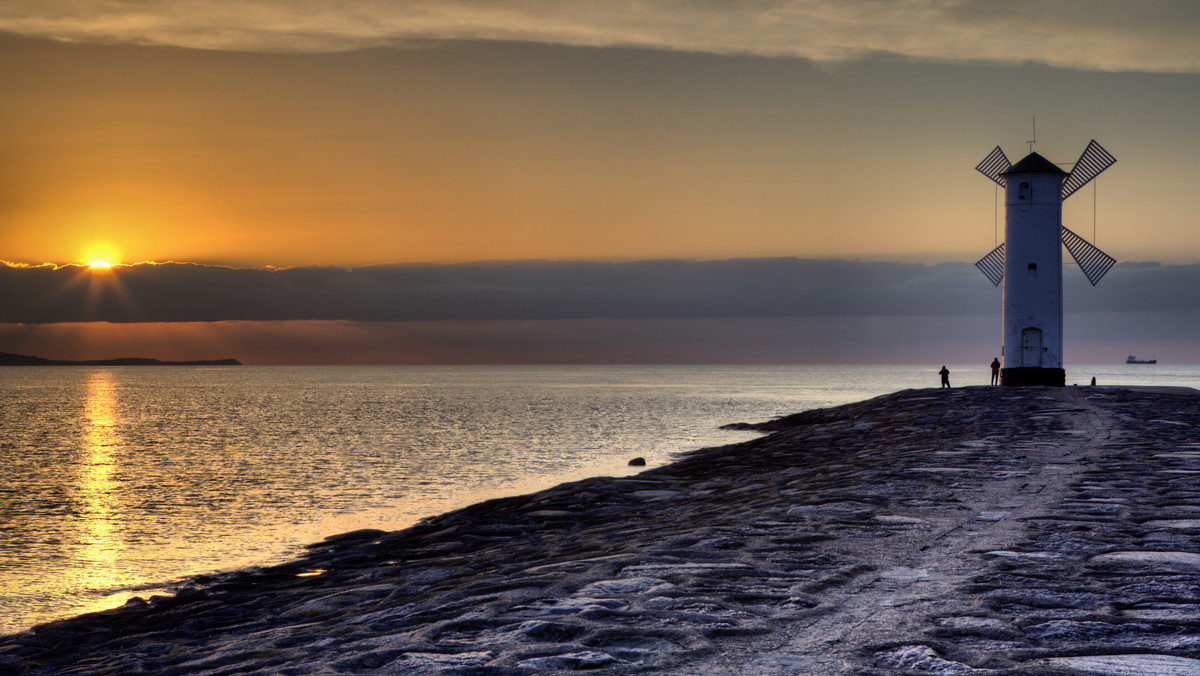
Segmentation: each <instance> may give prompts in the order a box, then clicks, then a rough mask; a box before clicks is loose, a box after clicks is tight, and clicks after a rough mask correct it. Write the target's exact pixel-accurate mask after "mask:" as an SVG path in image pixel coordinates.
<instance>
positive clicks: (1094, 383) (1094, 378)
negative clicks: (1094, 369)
mask: <svg viewBox="0 0 1200 676" xmlns="http://www.w3.org/2000/svg"><path fill="white" fill-rule="evenodd" d="M1095 386H1096V376H1092V387H1095Z"/></svg>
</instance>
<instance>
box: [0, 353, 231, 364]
mask: <svg viewBox="0 0 1200 676" xmlns="http://www.w3.org/2000/svg"><path fill="white" fill-rule="evenodd" d="M241 365H242V362H240V361H238V360H236V359H205V360H197V361H162V360H159V359H150V358H148V357H122V358H120V359H87V360H83V361H70V360H67V359H44V358H42V357H31V356H28V355H24V354H11V353H9V352H0V366H241Z"/></svg>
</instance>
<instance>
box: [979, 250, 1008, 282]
mask: <svg viewBox="0 0 1200 676" xmlns="http://www.w3.org/2000/svg"><path fill="white" fill-rule="evenodd" d="M975 267H977V268H979V271H980V272H982V273H983V276H984V277H987V278H988V280H990V281H991V282H992V286H1000V282H1001V281H1003V279H1004V245H1003V244H1001V245H1000V246H998V247H996V248H995V249H992V252H991V253H989V254H988V255H986V256H984V257H983V258H980V259H979V260H978V261H976V262H975Z"/></svg>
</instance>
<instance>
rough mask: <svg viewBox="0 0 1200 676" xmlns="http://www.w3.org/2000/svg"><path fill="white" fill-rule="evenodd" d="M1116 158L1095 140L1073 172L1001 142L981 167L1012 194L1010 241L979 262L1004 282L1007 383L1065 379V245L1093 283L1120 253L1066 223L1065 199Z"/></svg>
mask: <svg viewBox="0 0 1200 676" xmlns="http://www.w3.org/2000/svg"><path fill="white" fill-rule="evenodd" d="M1031 150H1032V146H1031ZM1116 161H1117V160H1116V158H1115V157H1113V156H1112V155H1110V154H1109V153H1108V151H1107V150H1105V149H1104V148H1102V147H1100V144H1099V143H1096V142H1095V141H1092V142H1091V143H1089V144H1088V146H1087V148H1086V149H1085V150H1084V151H1083V154H1082V155H1080V157H1079V160H1078V161H1077V162H1076V163H1075V166H1074V167H1073V168H1072V169H1071V171H1070V173H1067V172H1065V171H1063V170H1062V169H1059V168H1058V167H1057V166H1056V165H1055V164H1054V163H1052V162H1050V161H1049V160H1047V159H1046V158H1044V157H1042V156H1041V155H1039V154H1037V153H1035V152H1030V153H1029V155H1028V156H1026V157H1025V159H1023V160H1021V161H1020V162H1017V163H1016V164H1010V163H1009V161H1008V158H1007V157H1006V156H1005V155H1004V151H1003V150H1001V149H1000V147H999V146H996V149H995V150H993V151H992V152H991V153H989V154H988V156H987V157H985V158H983V161H982V162H980V163H979V166H977V167H975V168H976V169H977V170H979V172H980V173H982V174H983V175H984V176H987V177H988V178H990V179H992V180H993V181H995V182H996V183H998V184H999V185H1000V187H1002V188H1004V195H1005V197H1004V243H1002V244H1001V245H1000V246H998V247H996V248H995V249H993V250H992V252H991V253H989V254H988V255H986V256H984V257H983V258H981V259H979V262H977V263H975V266H976V267H978V268H979V269H980V271H982V272H983V274H984V275H985V276H987V278H988V279H989V280H991V282H992V284H994V285H995V286H1000V282H1001V281H1003V282H1004V310H1003V315H1002V319H1001V321H1002V323H1003V325H1004V347H1003V348H1002V349H1003V352H1002V353H1003V355H1004V363H1003V366H1002V368H1001V370H1000V384H1001V385H1018V386H1019V385H1057V386H1060V387H1061V386H1063V385H1065V384H1066V371H1064V370H1063V284H1062V279H1063V270H1062V247H1063V245H1066V247H1067V251H1069V252H1071V256H1072V257H1073V258H1074V259H1075V262H1076V263H1078V264H1079V269H1080V270H1082V271H1083V274H1084V275H1085V276H1087V279H1088V281H1089V282H1091V283H1092V286H1095V285H1096V283H1097V282H1099V281H1100V278H1101V277H1103V276H1104V274H1105V273H1106V272H1108V270H1109V268H1111V267H1112V266H1113V264H1114V263H1116V260H1115V259H1113V258H1112V257H1111V256H1109V255H1108V254H1106V253H1104V252H1103V251H1101V250H1099V249H1097V248H1096V247H1094V246H1092V245H1091V244H1090V243H1089V242H1088V241H1087V240H1085V239H1083V238H1082V237H1080V236H1079V235H1076V234H1075V233H1073V232H1071V231H1070V230H1068V229H1067V228H1065V227H1064V226H1063V224H1062V203H1063V200H1065V199H1066V198H1068V197H1070V196H1071V195H1072V194H1073V193H1074V192H1075V191H1077V190H1079V189H1080V188H1082V187H1083V186H1084V185H1087V183H1088V182H1089V181H1091V180H1092V179H1093V178H1095V177H1096V176H1098V175H1099V174H1100V172H1102V171H1104V170H1105V169H1107V168H1109V167H1110V166H1112V164H1113V163H1114V162H1116ZM1060 242H1061V244H1060Z"/></svg>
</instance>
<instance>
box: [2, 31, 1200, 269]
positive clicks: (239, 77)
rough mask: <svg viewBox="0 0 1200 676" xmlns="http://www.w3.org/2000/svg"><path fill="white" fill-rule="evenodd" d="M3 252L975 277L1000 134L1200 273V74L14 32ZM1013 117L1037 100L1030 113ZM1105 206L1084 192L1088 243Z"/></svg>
mask: <svg viewBox="0 0 1200 676" xmlns="http://www.w3.org/2000/svg"><path fill="white" fill-rule="evenodd" d="M0 52H3V53H5V54H6V56H7V57H8V58H5V59H3V60H0V82H2V83H3V85H4V87H3V90H2V93H0V97H3V99H4V105H3V106H0V152H2V153H3V157H4V158H5V160H4V163H3V166H0V179H3V180H2V182H3V184H4V186H5V187H4V189H3V192H2V193H0V259H4V260H11V261H17V262H26V263H38V262H56V263H62V262H83V261H85V260H89V259H91V258H94V257H95V256H96V255H97V254H95V253H94V252H92V251H90V248H91V247H96V246H99V248H101V249H103V248H105V247H107V248H108V250H109V251H111V252H113V253H111V254H109V256H110V257H116V258H118V259H119V260H122V261H126V262H129V261H138V260H159V261H162V260H187V261H200V262H210V263H224V264H240V265H285V266H286V265H299V264H341V265H356V264H366V263H383V262H407V261H465V260H478V259H536V258H548V259H557V258H565V259H638V258H657V257H681V258H705V257H731V256H764V255H767V256H773V255H790V256H802V257H832V258H863V259H875V260H917V261H939V260H963V261H968V260H974V259H975V258H977V257H978V256H981V255H983V254H984V253H986V252H987V251H988V250H989V249H990V248H991V246H992V244H993V239H994V233H993V222H994V218H995V210H994V197H995V193H994V186H993V185H992V184H991V183H990V182H989V181H987V179H985V178H983V177H981V176H979V175H977V174H976V173H975V172H974V171H973V166H974V164H975V163H976V162H977V161H978V160H979V159H980V158H982V156H983V155H984V154H986V153H987V152H988V151H989V150H990V149H991V148H992V147H993V146H994V145H996V144H1001V145H1002V146H1004V147H1005V149H1006V151H1007V152H1008V154H1009V155H1010V156H1011V157H1013V159H1014V161H1015V159H1017V158H1019V157H1020V156H1021V155H1023V154H1024V152H1025V151H1026V150H1027V146H1026V144H1025V143H1024V141H1025V140H1026V139H1028V138H1030V137H1031V135H1032V129H1031V122H1030V120H1031V116H1032V115H1033V114H1037V115H1038V135H1039V138H1038V144H1037V149H1038V150H1039V152H1041V153H1042V154H1044V155H1047V156H1049V157H1051V159H1053V160H1055V161H1060V162H1072V161H1074V159H1075V158H1076V157H1077V156H1078V153H1079V152H1080V151H1081V150H1082V148H1083V147H1084V145H1086V143H1087V141H1088V140H1089V139H1090V138H1092V137H1096V138H1098V139H1100V141H1101V143H1103V144H1104V145H1105V147H1107V148H1109V149H1110V150H1111V151H1112V152H1113V154H1115V155H1116V156H1117V158H1118V164H1117V165H1116V166H1115V167H1114V168H1113V169H1111V170H1109V172H1108V173H1106V174H1105V176H1103V177H1101V179H1100V180H1099V181H1098V187H1097V193H1096V195H1095V197H1096V198H1097V199H1096V201H1097V203H1098V204H1099V207H1100V208H1099V210H1098V213H1097V214H1096V220H1097V221H1098V222H1099V230H1100V237H1099V239H1100V244H1101V246H1102V248H1106V249H1108V250H1111V251H1112V252H1113V254H1114V255H1115V256H1117V257H1118V258H1119V259H1122V260H1125V259H1134V260H1146V259H1152V260H1168V261H1175V262H1191V261H1195V260H1198V259H1200V228H1195V227H1193V222H1194V217H1193V213H1194V209H1193V208H1192V207H1193V205H1192V204H1191V192H1192V191H1191V186H1190V184H1191V180H1192V179H1191V177H1194V176H1195V175H1196V173H1197V171H1196V170H1197V169H1198V168H1200V167H1198V166H1197V163H1198V162H1200V160H1197V157H1198V156H1200V153H1197V152H1196V151H1197V149H1198V148H1197V146H1198V143H1200V132H1198V131H1197V130H1196V128H1195V125H1194V123H1193V114H1192V112H1191V111H1193V110H1194V107H1195V104H1196V103H1197V98H1198V97H1200V94H1198V92H1200V86H1197V84H1198V83H1197V80H1196V77H1197V76H1196V75H1194V74H1174V75H1172V74H1129V73H1100V72H1079V71H1072V70H1060V69H1052V68H1044V67H1038V66H1003V65H1001V66H978V65H947V64H942V65H931V64H922V63H919V62H905V61H899V60H878V59H876V60H866V61H854V62H849V63H843V64H840V65H834V66H829V67H826V66H821V65H819V64H814V63H812V62H809V61H805V60H801V59H795V58H764V57H757V56H730V55H712V54H689V53H680V52H676V51H662V50H631V49H613V48H607V49H598V48H579V47H570V46H553V45H550V46H547V45H528V44H525V45H522V44H509V43H489V42H465V43H462V42H460V43H434V44H426V45H422V46H417V47H406V48H377V49H371V50H366V51H351V52H338V53H317V54H304V53H299V54H298V53H287V54H248V53H233V52H222V51H202V50H190V49H180V48H176V47H152V46H129V45H108V46H96V45H80V44H61V43H56V42H50V41H43V40H30V39H22V38H16V37H0ZM1014 101H1018V102H1019V103H1017V104H1016V105H1014V104H1013V102H1014ZM1093 197H1094V195H1093V193H1092V191H1091V189H1090V187H1089V189H1088V190H1087V191H1085V192H1083V193H1080V194H1079V195H1078V196H1076V197H1074V198H1073V199H1072V200H1071V201H1070V202H1068V213H1067V219H1068V223H1069V224H1070V225H1072V226H1073V227H1074V228H1075V229H1076V230H1077V231H1079V232H1081V233H1085V232H1086V233H1087V235H1088V236H1089V238H1090V232H1091V228H1092V221H1093V211H1092V201H1093Z"/></svg>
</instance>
